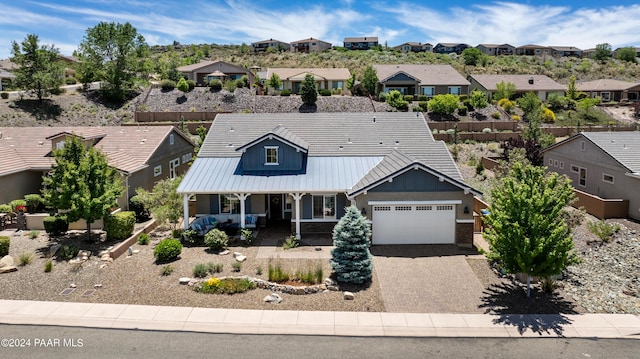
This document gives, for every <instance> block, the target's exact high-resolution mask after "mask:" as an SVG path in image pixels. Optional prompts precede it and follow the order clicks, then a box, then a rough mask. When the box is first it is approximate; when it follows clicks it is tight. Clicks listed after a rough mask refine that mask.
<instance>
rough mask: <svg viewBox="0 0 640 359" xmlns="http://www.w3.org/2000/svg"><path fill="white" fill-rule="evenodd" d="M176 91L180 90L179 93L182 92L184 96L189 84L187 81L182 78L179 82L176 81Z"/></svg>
mask: <svg viewBox="0 0 640 359" xmlns="http://www.w3.org/2000/svg"><path fill="white" fill-rule="evenodd" d="M177 87H178V90H180V92H182V93H183V94H186V93H187V92H188V91H189V84H188V83H187V80H185V78H184V77H181V78H180V80H179V81H178V86H177Z"/></svg>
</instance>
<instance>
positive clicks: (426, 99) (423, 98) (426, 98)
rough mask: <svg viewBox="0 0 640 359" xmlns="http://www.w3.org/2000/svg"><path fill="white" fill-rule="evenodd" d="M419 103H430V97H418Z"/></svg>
mask: <svg viewBox="0 0 640 359" xmlns="http://www.w3.org/2000/svg"><path fill="white" fill-rule="evenodd" d="M418 101H420V102H427V101H429V97H428V96H427V95H418Z"/></svg>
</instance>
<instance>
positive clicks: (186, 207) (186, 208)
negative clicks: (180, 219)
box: [182, 193, 189, 229]
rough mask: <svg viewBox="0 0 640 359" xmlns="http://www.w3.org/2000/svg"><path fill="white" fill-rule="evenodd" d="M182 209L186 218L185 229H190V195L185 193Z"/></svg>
mask: <svg viewBox="0 0 640 359" xmlns="http://www.w3.org/2000/svg"><path fill="white" fill-rule="evenodd" d="M182 209H183V213H182V214H183V216H184V229H188V228H189V194H187V193H185V194H184V195H183V196H182Z"/></svg>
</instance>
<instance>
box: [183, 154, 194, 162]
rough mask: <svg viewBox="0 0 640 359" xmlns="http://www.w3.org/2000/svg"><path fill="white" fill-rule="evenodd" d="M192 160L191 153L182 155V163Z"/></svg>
mask: <svg viewBox="0 0 640 359" xmlns="http://www.w3.org/2000/svg"><path fill="white" fill-rule="evenodd" d="M191 159H193V154H192V153H191V152H189V153H187V154H186V155H182V163H189V162H190V161H191Z"/></svg>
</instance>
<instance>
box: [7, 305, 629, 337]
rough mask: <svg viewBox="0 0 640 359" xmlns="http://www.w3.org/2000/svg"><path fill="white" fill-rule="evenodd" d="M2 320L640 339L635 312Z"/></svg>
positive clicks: (66, 311) (32, 316) (68, 315)
mask: <svg viewBox="0 0 640 359" xmlns="http://www.w3.org/2000/svg"><path fill="white" fill-rule="evenodd" d="M0 323H2V324H33V325H57V326H74V327H89V328H122V329H140V330H167V331H196V332H208V333H234V334H300V335H339V336H407V337H514V338H520V337H552V338H553V337H572V338H627V339H640V317H639V316H636V315H631V314H581V315H563V314H559V315H546V314H540V315H504V316H497V315H486V314H425V313H369V312H305V311H284V310H241V309H217V308H194V307H158V306H145V305H127V304H97V303H96V304H94V303H71V302H41V301H18V300H0Z"/></svg>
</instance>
